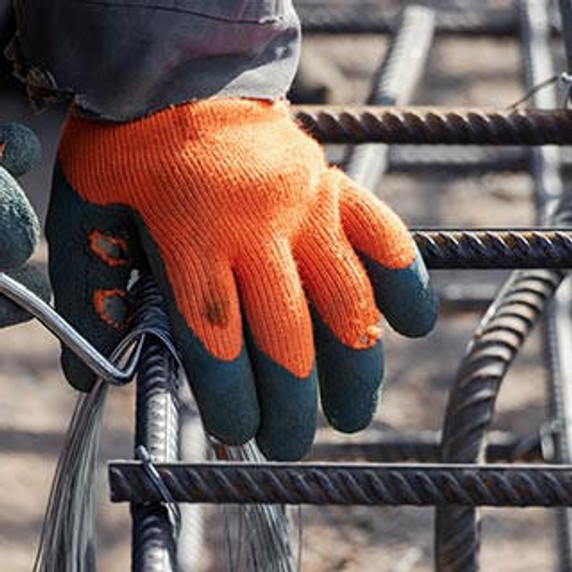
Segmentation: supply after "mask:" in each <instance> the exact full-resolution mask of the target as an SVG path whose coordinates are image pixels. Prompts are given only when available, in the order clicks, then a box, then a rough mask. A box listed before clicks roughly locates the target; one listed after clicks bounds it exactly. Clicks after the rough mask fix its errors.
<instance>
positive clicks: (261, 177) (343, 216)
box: [47, 99, 436, 460]
mask: <svg viewBox="0 0 572 572" xmlns="http://www.w3.org/2000/svg"><path fill="white" fill-rule="evenodd" d="M47 234H48V239H49V244H50V273H51V279H52V285H53V287H54V292H55V300H56V306H57V308H58V310H59V311H60V312H61V313H62V314H63V315H64V316H65V317H67V318H68V319H69V320H70V321H71V322H72V323H73V324H74V325H75V326H76V327H77V328H78V329H79V330H80V331H82V332H83V333H84V334H85V335H87V337H88V338H89V339H91V340H93V341H94V342H95V343H96V344H98V345H99V347H100V348H102V349H103V350H104V351H106V352H109V351H110V350H111V349H112V348H113V347H114V345H115V344H116V343H117V341H118V339H119V338H120V337H121V335H122V333H123V332H124V330H125V327H126V326H127V324H128V309H127V301H126V283H127V280H128V278H129V274H130V269H131V268H132V267H133V266H134V265H139V264H141V260H142V256H141V247H142V250H143V251H144V254H145V258H146V260H148V262H149V264H150V267H151V269H152V272H153V274H154V275H155V277H156V279H157V280H158V283H159V285H160V288H161V289H162V292H163V294H164V295H165V298H166V300H167V304H168V307H169V312H170V317H171V320H172V327H173V331H174V335H175V340H176V343H177V345H178V348H179V350H180V352H181V354H182V358H183V364H184V367H185V369H186V372H187V374H188V377H189V379H190V383H191V385H192V389H193V391H194V394H195V396H196V399H197V401H198V404H199V408H200V410H201V414H202V417H203V421H204V424H205V426H206V429H207V430H208V431H209V432H210V433H211V434H212V435H214V436H215V437H217V438H219V439H220V440H222V441H223V442H225V443H228V444H239V443H243V442H245V441H246V440H248V439H250V438H252V437H254V436H256V440H257V442H258V444H259V446H260V448H261V450H262V451H263V453H265V454H266V456H267V457H269V458H271V459H277V460H293V459H298V458H300V457H301V456H303V455H304V454H305V453H306V452H307V450H308V448H309V447H310V445H311V443H312V440H313V436H314V432H315V425H316V406H317V374H316V365H317V370H318V372H319V377H320V392H321V401H322V406H323V410H324V412H325V414H326V416H327V418H328V420H329V422H330V423H331V424H332V425H333V426H334V427H335V428H337V429H339V430H341V431H346V432H353V431H357V430H360V429H362V428H364V427H365V426H366V425H367V424H368V423H369V422H370V421H371V419H372V417H373V414H374V412H375V408H376V404H377V399H378V394H379V386H380V383H381V379H382V376H383V354H382V345H381V329H380V319H381V315H380V310H381V312H382V313H383V314H384V316H385V317H386V318H387V320H388V321H389V322H390V324H391V325H392V326H393V327H394V328H395V329H396V330H398V331H399V332H402V333H403V334H406V335H409V336H420V335H424V334H426V333H427V332H429V331H430V330H431V328H432V326H433V324H434V322H435V319H436V303H435V299H434V296H433V293H432V291H431V289H430V287H429V285H428V277H427V274H426V271H425V268H424V265H423V262H422V260H421V258H420V256H419V254H418V252H417V250H416V248H415V245H414V243H413V241H412V239H411V238H410V236H409V234H408V232H407V230H406V228H405V227H404V225H403V223H402V222H401V220H400V219H399V218H398V217H397V216H396V215H395V214H394V213H393V212H392V211H391V210H390V209H389V208H388V207H387V206H385V205H384V204H383V203H381V202H379V201H378V200H376V199H375V198H373V197H372V196H371V195H370V194H369V193H368V192H366V191H364V190H362V189H360V188H357V187H356V186H355V185H354V184H353V183H352V182H351V181H350V180H349V179H348V178H347V177H346V176H345V175H344V174H343V173H341V172H340V171H338V170H335V169H331V168H328V166H327V164H326V161H325V157H324V154H323V152H322V150H321V149H320V147H319V146H318V144H317V143H316V142H315V141H314V140H313V139H311V138H310V137H309V136H308V135H306V134H305V133H303V132H302V131H301V130H300V129H299V128H298V127H297V125H296V124H295V123H294V122H293V121H292V120H291V118H290V116H289V111H288V108H287V106H286V105H285V104H283V103H275V104H272V103H269V102H263V101H253V100H230V99H229V100H207V101H202V102H195V103H191V104H186V105H182V106H180V107H173V108H169V109H166V110H164V111H162V112H160V113H157V114H154V115H152V116H150V117H148V118H145V119H141V120H138V121H133V122H130V123H126V124H104V123H98V122H95V121H91V120H88V119H84V118H81V117H79V116H77V115H75V114H74V113H73V112H72V113H71V114H70V116H69V117H68V120H67V123H66V125H65V128H64V131H63V134H62V138H61V143H60V148H59V160H58V165H57V168H56V173H55V178H54V188H53V194H52V200H51V206H50V212H49V220H48V227H47ZM378 308H379V309H378ZM63 367H64V370H65V372H66V374H67V376H68V379H69V380H70V382H71V383H72V384H73V385H74V386H75V387H77V388H79V389H83V390H87V389H89V388H90V386H91V384H92V382H93V377H92V376H91V375H90V374H89V372H88V371H87V370H86V369H85V367H84V366H83V365H82V364H80V362H78V361H77V360H76V358H75V357H74V356H73V355H71V354H70V353H68V352H67V351H66V350H64V352H63Z"/></svg>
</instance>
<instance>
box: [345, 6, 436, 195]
mask: <svg viewBox="0 0 572 572" xmlns="http://www.w3.org/2000/svg"><path fill="white" fill-rule="evenodd" d="M434 29H435V12H434V11H433V10H430V9H429V8H424V7H421V6H409V7H408V8H406V9H405V11H404V12H403V16H402V18H401V22H400V25H399V29H398V31H397V34H396V35H395V37H394V38H393V40H392V42H391V44H390V46H389V49H388V53H387V56H385V57H384V58H383V60H382V63H381V65H380V67H379V68H378V70H377V71H376V72H375V74H374V76H373V79H372V85H371V92H370V94H369V97H368V100H367V104H368V105H381V106H387V105H405V104H408V103H410V101H411V97H412V95H413V92H414V90H415V87H416V86H417V83H418V82H419V78H420V77H421V74H422V71H423V69H424V68H425V64H426V62H427V57H428V55H429V51H430V48H431V43H432V40H433V32H434ZM388 151H389V147H388V146H387V145H361V146H359V147H353V148H350V150H349V152H348V154H347V156H346V159H345V162H346V168H345V171H346V173H347V174H348V175H349V176H350V177H351V178H352V179H353V180H354V181H355V182H356V183H358V184H360V185H362V186H364V187H366V188H368V189H370V190H372V191H375V189H376V187H377V184H378V181H379V179H380V178H381V176H382V175H383V173H384V172H385V171H386V169H387V165H388Z"/></svg>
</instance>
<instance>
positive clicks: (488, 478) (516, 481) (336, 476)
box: [109, 461, 572, 507]
mask: <svg viewBox="0 0 572 572" xmlns="http://www.w3.org/2000/svg"><path fill="white" fill-rule="evenodd" d="M155 469H156V470H157V472H158V474H159V476H160V478H161V481H162V483H163V484H164V486H165V487H166V489H167V490H168V491H169V494H170V495H171V496H172V497H173V499H174V500H175V501H176V502H188V503H207V504H211V503H229V504H248V503H260V504H277V503H279V504H315V505H325V504H331V505H389V506H397V505H409V506H430V505H439V506H445V505H449V504H451V503H454V504H457V505H464V506H495V507H501V506H512V507H530V506H545V507H553V506H570V505H572V467H571V466H563V465H542V466H532V465H494V466H493V467H491V466H474V465H466V464H443V465H425V464H424V465H413V464H411V465H399V464H393V463H390V464H362V465H351V464H350V465H343V464H319V465H311V464H305V463H298V464H295V463H292V464H288V463H270V464H263V465H257V464H244V463H238V464H237V463H193V464H188V463H169V464H157V465H155ZM109 483H110V487H111V500H112V502H135V503H147V502H158V501H160V500H161V495H160V494H159V493H158V492H157V487H156V486H155V484H154V483H153V481H151V480H150V479H149V476H148V474H147V472H146V471H145V470H144V468H143V466H142V463H140V462H137V461H114V462H112V463H110V465H109Z"/></svg>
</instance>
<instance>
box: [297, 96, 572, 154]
mask: <svg viewBox="0 0 572 572" xmlns="http://www.w3.org/2000/svg"><path fill="white" fill-rule="evenodd" d="M292 111H293V113H294V116H295V118H296V119H297V120H298V121H299V122H300V124H301V125H302V126H303V127H304V128H305V129H306V130H307V131H308V132H309V133H310V134H311V135H313V136H314V137H315V138H316V139H318V140H319V141H320V142H322V143H344V144H348V143H354V144H355V143H387V144H395V143H400V144H408V145H410V144H415V145H570V144H572V111H568V110H563V109H557V110H542V109H504V110H488V109H463V108H449V107H433V108H424V107H382V106H377V107H375V106H373V107H372V106H351V107H350V106H346V107H344V106H322V105H313V106H312V105H303V106H302V105H299V106H293V107H292Z"/></svg>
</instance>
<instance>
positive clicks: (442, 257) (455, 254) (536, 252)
mask: <svg viewBox="0 0 572 572" xmlns="http://www.w3.org/2000/svg"><path fill="white" fill-rule="evenodd" d="M413 236H414V238H415V242H416V243H417V246H418V247H419V249H420V250H421V253H422V255H423V258H424V259H425V262H426V263H427V266H428V267H429V268H435V269H446V268H448V269H455V268H489V269H490V268H553V269H556V268H571V267H572V231H571V230H534V229H531V230H527V229H504V230H474V231H473V230H417V231H414V232H413Z"/></svg>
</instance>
